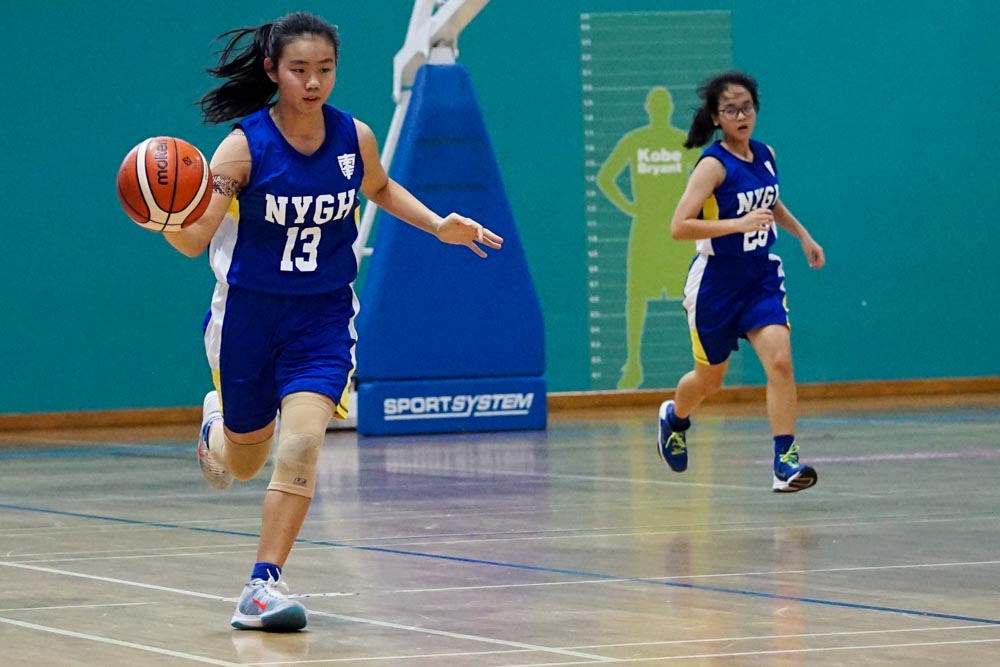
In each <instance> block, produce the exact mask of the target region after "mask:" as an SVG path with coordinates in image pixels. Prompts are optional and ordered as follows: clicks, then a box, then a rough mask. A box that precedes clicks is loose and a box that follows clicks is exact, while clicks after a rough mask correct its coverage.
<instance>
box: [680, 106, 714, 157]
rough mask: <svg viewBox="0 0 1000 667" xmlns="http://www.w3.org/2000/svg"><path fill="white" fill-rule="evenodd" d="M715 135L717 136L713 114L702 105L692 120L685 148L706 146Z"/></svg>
mask: <svg viewBox="0 0 1000 667" xmlns="http://www.w3.org/2000/svg"><path fill="white" fill-rule="evenodd" d="M713 134H715V121H713V120H712V112H711V111H709V109H708V107H707V106H706V105H704V104H702V105H701V106H700V107H698V109H697V110H696V111H695V112H694V118H692V119H691V129H689V130H688V136H687V141H685V142H684V148H695V147H697V146H704V145H705V144H707V143H708V142H709V141H710V140H711V139H712V135H713Z"/></svg>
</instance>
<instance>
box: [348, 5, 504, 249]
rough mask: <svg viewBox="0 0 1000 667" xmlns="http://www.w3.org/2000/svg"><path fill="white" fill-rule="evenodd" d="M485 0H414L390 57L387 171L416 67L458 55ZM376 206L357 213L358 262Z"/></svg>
mask: <svg viewBox="0 0 1000 667" xmlns="http://www.w3.org/2000/svg"><path fill="white" fill-rule="evenodd" d="M488 2H489V0H414V3H413V13H412V14H411V15H410V25H409V27H408V28H407V30H406V40H405V41H404V42H403V48H401V49H400V50H399V51H398V52H397V53H396V56H395V57H394V58H393V59H392V99H393V101H394V102H395V103H396V109H395V111H394V112H393V114H392V121H391V122H390V123H389V131H388V133H387V134H386V137H385V142H384V143H383V144H382V155H381V161H382V166H383V167H384V168H385V170H386V171H387V172H388V171H389V166H390V165H391V164H392V157H393V155H394V154H395V152H396V145H397V144H398V142H399V135H400V133H401V132H402V130H403V119H405V118H406V110H407V108H408V107H409V104H410V88H411V87H412V86H413V81H414V79H415V78H416V76H417V70H419V69H420V68H421V67H422V66H423V65H425V64H427V63H432V64H435V65H450V64H452V63H454V62H455V58H456V57H457V56H458V36H459V34H460V33H461V32H462V30H463V29H464V28H465V26H467V25H469V23H470V22H471V21H472V19H474V18H475V17H476V14H478V13H479V12H480V11H481V10H482V9H483V7H485V6H486V3H488ZM377 211H378V206H376V205H375V204H373V203H372V202H370V201H368V202H365V209H364V211H363V212H362V214H361V223H360V225H359V226H358V238H357V240H356V241H355V242H354V256H355V257H356V258H357V261H358V266H359V267H360V266H361V260H362V259H363V258H364V257H367V256H369V255H371V254H372V249H371V248H369V247H368V237H369V236H370V235H371V230H372V225H373V224H374V223H375V213H376V212H377Z"/></svg>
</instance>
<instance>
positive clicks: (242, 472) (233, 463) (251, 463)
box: [208, 424, 274, 481]
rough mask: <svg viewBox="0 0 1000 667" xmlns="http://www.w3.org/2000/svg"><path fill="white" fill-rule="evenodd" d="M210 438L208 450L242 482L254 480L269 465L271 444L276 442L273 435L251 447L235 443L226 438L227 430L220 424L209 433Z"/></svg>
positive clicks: (250, 445)
mask: <svg viewBox="0 0 1000 667" xmlns="http://www.w3.org/2000/svg"><path fill="white" fill-rule="evenodd" d="M208 437H209V443H208V448H209V449H210V450H211V451H212V456H214V457H215V458H216V460H218V461H219V463H221V464H222V466H223V467H224V468H225V469H226V470H228V471H229V474H231V475H232V476H233V477H235V478H236V479H238V480H240V481H246V480H248V479H253V478H254V477H255V476H256V475H257V473H259V472H260V469H261V468H263V467H264V464H265V463H267V457H268V455H269V454H270V453H271V442H272V441H273V440H274V436H273V435H272V436H271V437H269V438H267V440H264V441H263V442H255V443H252V444H249V445H245V444H241V443H238V442H233V441H232V440H230V439H229V438H227V437H226V434H225V430H224V429H223V428H221V425H220V424H217V425H216V426H215V428H213V429H212V430H211V431H210V432H209V434H208Z"/></svg>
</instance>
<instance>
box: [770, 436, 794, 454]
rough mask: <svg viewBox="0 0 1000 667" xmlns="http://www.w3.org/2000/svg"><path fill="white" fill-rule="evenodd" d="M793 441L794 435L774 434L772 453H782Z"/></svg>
mask: <svg viewBox="0 0 1000 667" xmlns="http://www.w3.org/2000/svg"><path fill="white" fill-rule="evenodd" d="M793 442H795V436H794V435H776V436H774V453H775V455H779V454H784V453H785V452H787V451H788V448H789V447H791V446H792V443H793Z"/></svg>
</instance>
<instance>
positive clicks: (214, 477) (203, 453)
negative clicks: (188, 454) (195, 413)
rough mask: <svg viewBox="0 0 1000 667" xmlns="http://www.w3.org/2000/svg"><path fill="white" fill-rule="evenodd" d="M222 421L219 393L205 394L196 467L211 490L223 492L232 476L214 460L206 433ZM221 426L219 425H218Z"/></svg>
mask: <svg viewBox="0 0 1000 667" xmlns="http://www.w3.org/2000/svg"><path fill="white" fill-rule="evenodd" d="M217 421H218V422H221V421H222V411H221V410H220V409H219V392H217V391H210V392H208V393H207V394H205V400H204V402H202V404H201V437H200V438H198V466H199V467H200V468H201V476H202V477H204V478H205V481H206V482H208V485H209V486H210V487H212V488H213V489H218V490H219V491H225V490H226V489H228V488H229V487H230V486H232V485H233V476H232V475H230V474H229V471H228V470H226V469H225V468H224V467H222V464H221V463H219V462H218V461H217V460H215V457H213V456H212V452H211V450H210V449H209V448H208V431H209V429H211V428H212V424H214V423H215V422H217ZM220 425H221V423H220Z"/></svg>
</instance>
